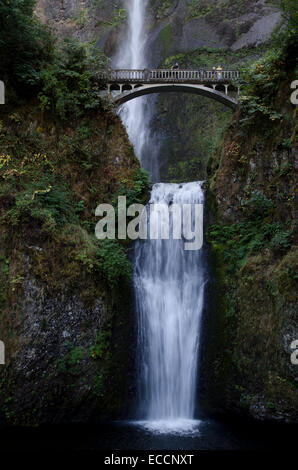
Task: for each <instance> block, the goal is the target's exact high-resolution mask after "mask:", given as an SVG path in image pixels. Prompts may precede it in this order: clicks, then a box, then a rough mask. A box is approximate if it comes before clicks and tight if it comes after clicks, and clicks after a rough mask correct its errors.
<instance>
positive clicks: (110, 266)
mask: <svg viewBox="0 0 298 470" xmlns="http://www.w3.org/2000/svg"><path fill="white" fill-rule="evenodd" d="M98 262H99V266H100V268H101V269H102V271H103V273H104V275H105V277H106V279H107V281H108V283H109V284H110V286H111V287H114V286H115V285H116V284H117V283H118V281H119V280H120V279H123V278H129V277H130V276H131V273H132V265H131V263H130V262H129V260H128V259H127V257H126V250H125V248H124V247H123V246H121V245H120V244H119V242H118V241H117V240H109V239H105V240H101V241H100V242H99V248H98Z"/></svg>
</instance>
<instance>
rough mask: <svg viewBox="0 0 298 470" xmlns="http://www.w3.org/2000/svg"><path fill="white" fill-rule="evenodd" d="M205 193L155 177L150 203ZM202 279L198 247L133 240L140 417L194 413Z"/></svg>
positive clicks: (172, 420) (172, 421)
mask: <svg viewBox="0 0 298 470" xmlns="http://www.w3.org/2000/svg"><path fill="white" fill-rule="evenodd" d="M203 199H204V195H203V190H202V185H201V183H198V182H196V183H185V184H163V183H158V184H155V185H154V186H153V189H152V193H151V200H150V203H151V204H152V203H159V204H167V205H171V204H172V203H173V204H178V205H180V206H182V205H183V204H195V203H203ZM150 203H149V204H150ZM150 223H151V224H152V223H153V224H156V223H158V221H157V220H156V219H155V218H153V219H151V220H149V222H148V224H150ZM148 233H149V230H148ZM204 281H205V280H204V268H203V256H202V250H199V251H185V250H184V241H183V239H182V240H173V239H169V240H162V239H158V240H150V239H148V240H146V241H139V242H138V243H137V244H136V245H135V268H134V285H135V294H136V304H137V315H138V332H139V333H138V360H139V399H140V410H139V415H140V417H141V418H142V419H144V420H147V421H153V422H154V421H157V422H162V421H163V422H168V423H169V427H170V428H171V427H172V426H174V427H175V426H176V425H177V423H178V427H179V422H181V420H192V419H193V418H194V411H195V399H196V393H195V389H196V377H197V363H198V347H199V337H200V323H201V314H202V308H203V298H204ZM163 425H164V423H163Z"/></svg>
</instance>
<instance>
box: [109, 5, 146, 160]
mask: <svg viewBox="0 0 298 470" xmlns="http://www.w3.org/2000/svg"><path fill="white" fill-rule="evenodd" d="M125 3H126V6H127V11H128V35H127V37H126V39H125V40H124V41H123V44H122V46H121V48H120V50H119V52H118V54H117V56H116V58H115V60H114V64H115V66H116V67H117V68H121V69H122V68H124V69H144V68H145V67H146V59H145V44H146V34H145V25H144V18H145V10H146V6H147V3H148V0H126V2H125ZM145 100H146V99H145V98H138V99H135V100H133V101H131V102H129V103H127V104H125V105H124V106H123V107H122V110H121V118H122V121H123V122H124V125H125V126H126V128H127V132H128V135H129V137H130V140H131V142H132V143H133V145H134V148H135V152H136V155H137V156H138V157H139V158H140V160H141V161H142V154H143V148H144V145H145V144H146V139H147V135H148V122H147V119H146V115H145V103H146V101H145Z"/></svg>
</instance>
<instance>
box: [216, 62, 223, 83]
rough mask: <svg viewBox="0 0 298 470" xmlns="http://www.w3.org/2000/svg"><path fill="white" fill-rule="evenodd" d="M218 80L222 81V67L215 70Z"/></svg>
mask: <svg viewBox="0 0 298 470" xmlns="http://www.w3.org/2000/svg"><path fill="white" fill-rule="evenodd" d="M216 72H217V78H218V80H221V79H222V67H221V66H220V65H219V66H218V67H217V69H216Z"/></svg>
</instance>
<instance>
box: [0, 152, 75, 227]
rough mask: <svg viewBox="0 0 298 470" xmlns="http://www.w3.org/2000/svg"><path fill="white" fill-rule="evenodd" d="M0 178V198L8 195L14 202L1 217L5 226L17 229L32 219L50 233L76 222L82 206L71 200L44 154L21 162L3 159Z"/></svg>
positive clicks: (1, 158) (4, 157)
mask: <svg viewBox="0 0 298 470" xmlns="http://www.w3.org/2000/svg"><path fill="white" fill-rule="evenodd" d="M1 161H2V164H1ZM0 178H1V179H2V181H3V184H2V187H1V190H0V196H2V195H5V194H10V195H11V196H13V201H14V204H13V205H12V207H11V208H10V209H8V210H7V211H6V213H5V214H4V220H5V221H6V223H9V224H11V225H12V226H16V225H18V224H19V223H20V222H21V221H22V222H24V221H28V220H30V219H35V220H39V221H41V222H42V223H43V228H44V229H45V230H47V231H49V230H53V229H54V228H56V227H57V228H59V227H61V226H63V225H64V224H65V223H66V222H78V220H79V218H78V215H77V214H78V213H79V212H80V210H81V204H80V203H79V202H75V201H74V195H73V193H72V191H71V190H70V189H69V187H68V186H67V184H66V183H65V181H63V179H62V178H61V176H60V175H59V174H57V172H56V171H55V168H54V166H53V165H52V164H51V163H50V162H49V160H48V159H47V156H46V155H41V154H35V155H33V156H31V157H24V158H23V159H21V160H19V159H17V158H11V157H10V156H9V155H6V156H2V157H0Z"/></svg>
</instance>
